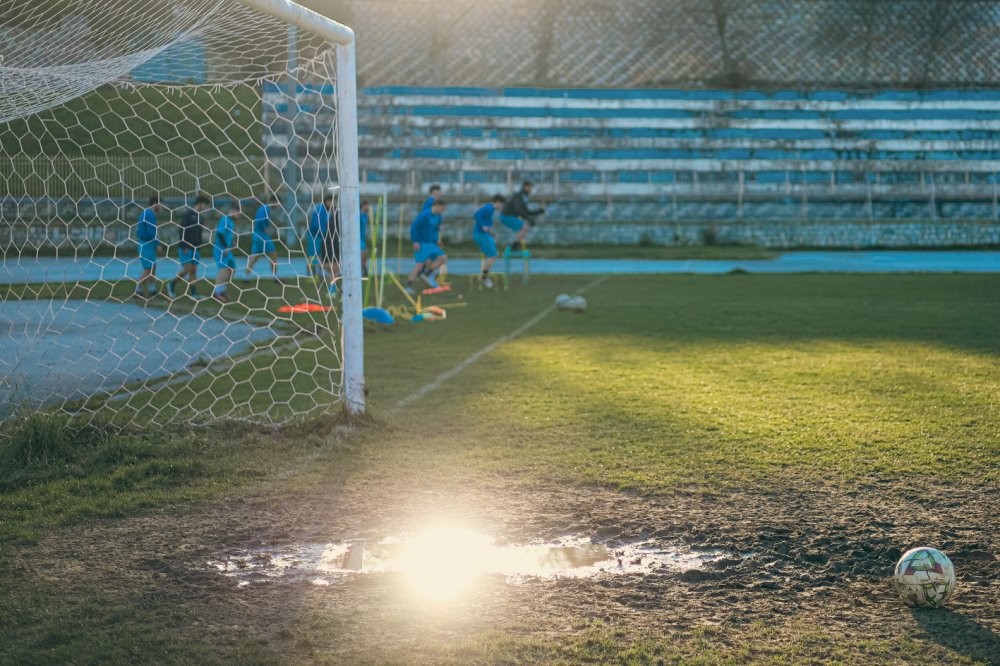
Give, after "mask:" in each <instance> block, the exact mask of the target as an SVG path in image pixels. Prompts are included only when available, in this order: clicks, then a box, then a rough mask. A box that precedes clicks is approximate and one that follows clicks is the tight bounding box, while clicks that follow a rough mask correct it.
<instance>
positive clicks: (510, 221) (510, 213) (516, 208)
mask: <svg viewBox="0 0 1000 666" xmlns="http://www.w3.org/2000/svg"><path fill="white" fill-rule="evenodd" d="M533 189H535V184H534V183H532V182H531V181H530V180H526V181H524V182H523V183H521V189H520V191H518V192H514V194H512V195H510V197H509V198H508V199H507V203H505V204H504V205H503V208H502V209H501V210H500V223H501V224H503V225H504V226H505V227H507V228H508V229H510V230H511V231H513V232H514V233H515V234H517V237H516V238H515V240H514V242H515V243H517V242H520V243H521V244H522V245H523V244H524V237H525V236H527V235H528V230H529V229H530V228H531V227H533V226H535V218H536V217H538V216H539V215H544V214H545V209H544V208H542V207H541V206H532V205H531V202H530V201H529V198H530V197H531V191H532V190H533ZM513 244H514V243H511V245H513Z"/></svg>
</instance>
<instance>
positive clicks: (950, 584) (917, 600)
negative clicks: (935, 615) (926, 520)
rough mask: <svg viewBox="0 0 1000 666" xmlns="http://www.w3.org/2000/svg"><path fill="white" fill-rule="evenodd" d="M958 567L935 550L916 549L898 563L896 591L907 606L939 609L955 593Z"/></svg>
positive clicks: (904, 555)
mask: <svg viewBox="0 0 1000 666" xmlns="http://www.w3.org/2000/svg"><path fill="white" fill-rule="evenodd" d="M955 584H956V581H955V567H954V565H953V564H952V563H951V560H949V559H948V556H947V555H945V554H944V553H942V552H941V551H940V550H936V549H934V548H927V547H923V548H913V549H911V550H908V551H906V552H905V553H903V556H902V557H901V558H899V563H897V564H896V591H897V592H899V596H900V597H902V599H903V603H904V604H906V605H907V606H911V607H913V606H928V607H931V608H936V607H938V606H940V605H941V604H943V603H944V602H945V601H946V600H947V599H948V597H950V596H951V593H952V592H954V591H955Z"/></svg>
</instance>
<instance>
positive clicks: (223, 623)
mask: <svg viewBox="0 0 1000 666" xmlns="http://www.w3.org/2000/svg"><path fill="white" fill-rule="evenodd" d="M431 481H432V480H428V479H424V480H416V479H412V480H410V481H409V482H407V483H405V484H402V485H401V484H400V483H399V482H390V480H388V479H374V480H371V481H368V482H365V483H363V484H360V485H359V486H358V487H355V488H352V489H350V490H344V489H342V488H323V487H322V484H321V483H320V484H319V486H320V487H316V488H311V489H300V490H298V491H296V494H295V495H292V496H289V495H284V494H281V493H279V492H278V491H277V490H269V491H265V492H263V493H261V494H258V495H257V496H255V497H253V498H249V499H240V500H230V501H225V502H220V503H217V504H214V505H211V506H207V507H202V508H199V509H197V510H192V511H187V512H184V513H180V514H172V513H168V512H163V511H161V512H157V513H153V514H151V515H146V516H142V517H137V518H131V519H123V520H120V521H102V522H99V523H96V524H94V525H92V526H90V527H87V528H84V529H79V528H77V529H67V530H63V531H60V532H57V533H55V534H54V535H52V536H51V537H50V538H49V539H47V540H46V541H44V542H42V543H40V544H38V545H37V546H33V547H31V548H29V549H26V550H25V551H24V552H22V554H21V555H22V556H21V557H20V558H19V566H20V567H21V570H22V573H23V574H24V575H26V576H28V577H30V578H32V579H35V580H39V581H45V582H47V583H53V584H56V585H59V586H61V585H66V586H81V585H84V586H94V587H95V588H96V589H101V590H104V591H106V592H108V593H109V594H111V595H113V596H120V597H121V598H123V599H127V598H133V599H139V601H137V602H136V603H140V604H141V603H146V602H144V601H143V599H144V598H146V597H148V603H173V604H176V605H177V606H178V608H179V609H180V610H181V611H182V615H183V618H184V619H183V621H181V624H182V625H183V626H185V627H187V626H195V627H198V628H199V629H198V632H196V633H200V634H201V635H202V636H204V637H207V638H206V639H208V640H226V637H227V636H229V635H230V634H231V630H233V629H235V628H240V629H241V630H243V631H245V632H249V633H250V634H252V635H254V636H256V637H258V638H259V639H260V641H261V646H262V647H261V649H262V650H263V651H264V652H262V654H261V658H262V660H264V661H269V660H274V661H286V662H296V661H301V660H310V661H312V660H315V661H327V660H328V661H333V662H336V661H343V660H346V659H352V660H361V661H373V662H382V661H400V662H409V661H429V662H434V661H440V660H448V659H453V660H457V661H462V660H464V658H463V657H462V655H463V654H464V653H462V652H461V651H459V652H457V653H456V652H455V651H454V650H455V649H456V648H455V647H454V646H455V645H459V644H461V643H462V642H463V641H468V640H480V639H481V637H483V636H491V637H492V639H496V638H497V637H498V636H503V637H506V638H507V639H510V638H512V637H513V638H516V639H519V640H520V639H524V640H532V641H542V642H551V641H555V642H557V643H558V642H559V641H561V640H563V639H564V638H565V637H566V636H570V635H573V634H576V633H579V632H581V631H585V630H586V628H587V627H593V626H595V623H599V625H598V626H601V627H604V628H610V629H616V630H618V629H622V630H625V632H626V634H625V635H626V636H633V635H650V634H651V635H655V636H659V637H660V638H661V639H663V640H665V641H667V642H668V643H670V644H673V645H675V646H677V649H678V650H679V651H680V653H681V654H684V655H687V656H691V657H693V656H696V655H703V656H704V655H706V654H708V655H710V656H713V658H720V657H721V658H726V657H728V658H731V659H735V660H737V661H742V660H745V659H768V658H775V657H782V658H784V659H791V660H792V661H806V662H809V661H824V660H827V659H834V658H836V659H843V660H846V661H853V662H858V663H865V662H909V661H912V660H913V659H914V658H915V655H916V656H919V657H920V660H922V661H927V662H931V663H933V662H939V661H963V660H968V659H972V660H977V661H983V662H987V663H991V662H995V663H1000V613H998V610H997V598H998V592H1000V562H998V560H997V558H996V556H995V553H997V552H1000V529H998V527H1000V522H998V519H997V516H998V515H1000V497H998V494H997V493H996V492H995V489H990V488H958V487H937V488H934V489H933V490H928V489H920V490H916V489H912V488H907V487H903V486H899V487H895V486H892V485H890V484H879V483H873V484H872V485H869V486H866V487H856V488H855V489H853V490H849V491H845V490H843V489H837V488H834V487H823V486H818V487H807V488H805V487H801V486H799V485H796V484H795V483H794V479H788V480H787V482H785V483H783V484H780V485H775V488H785V489H784V490H780V489H779V490H773V491H769V492H752V491H743V492H738V493H733V494H724V495H723V494H719V495H712V494H681V493H677V494H673V495H665V496H656V497H642V496H636V495H631V494H625V493H620V492H615V491H612V490H607V489H602V488H595V487H580V486H554V485H553V486H547V485H526V484H525V483H524V482H523V481H521V480H516V479H503V478H495V477H494V478H487V479H477V480H474V481H470V480H468V479H463V480H462V481H455V480H451V481H450V482H449V480H448V479H437V480H433V482H431ZM428 488H433V490H428ZM428 516H436V517H439V516H448V517H450V518H454V519H457V520H460V521H463V522H471V523H474V524H475V525H477V526H479V528H480V529H481V530H482V531H483V532H486V533H489V534H491V535H494V536H496V537H498V538H499V539H501V540H509V541H517V542H527V541H534V540H545V539H553V538H557V537H562V536H566V535H590V536H592V537H593V538H594V539H595V540H598V541H601V542H605V543H608V544H609V545H614V544H615V543H619V542H622V541H630V540H635V539H640V538H641V539H651V540H652V541H654V542H659V541H662V542H663V543H667V544H676V543H685V544H687V545H689V546H692V547H699V548H700V547H704V548H714V549H723V550H726V551H729V552H733V553H743V554H747V553H752V555H750V556H749V557H738V556H734V557H731V558H725V559H723V560H720V561H717V562H710V563H707V564H706V565H705V566H704V567H703V568H701V569H696V570H691V571H685V572H675V571H655V572H652V573H650V574H648V575H611V574H602V575H598V576H596V577H593V578H588V579H558V580H535V581H528V582H525V583H523V584H518V585H511V584H508V583H506V582H504V580H503V579H502V578H500V577H489V578H485V579H483V580H481V581H480V582H479V583H478V584H477V586H476V588H475V589H474V590H472V591H470V593H469V594H468V595H466V596H464V597H463V599H462V600H461V601H458V602H456V603H455V604H454V605H451V606H447V607H428V606H427V605H426V604H422V603H421V602H419V601H418V600H415V599H412V598H407V597H406V596H405V595H404V594H402V593H401V592H400V585H399V584H398V583H399V580H398V578H397V577H395V576H394V575H393V574H381V575H371V576H359V577H356V578H351V579H344V580H343V581H340V582H337V583H335V584H333V585H331V586H329V587H320V586H316V585H310V584H307V583H302V582H298V583H281V582H275V583H266V584H259V585H251V586H248V587H237V583H236V582H235V581H233V580H231V579H227V578H224V577H222V576H220V575H218V574H217V573H214V572H212V571H211V570H210V568H209V567H208V566H207V562H208V561H209V560H211V559H213V558H216V557H219V556H221V555H224V554H225V553H226V552H231V551H233V550H238V549H244V548H254V547H259V546H269V545H279V544H288V543H315V542H328V541H342V540H346V539H350V538H358V537H361V538H364V537H373V536H382V535H385V534H393V533H396V534H398V533H403V532H407V531H409V530H413V529H416V528H417V527H418V526H419V525H420V523H421V521H423V520H426V518H427V517H428ZM932 535H933V537H934V540H935V541H936V543H934V545H935V546H937V547H939V548H941V549H942V550H944V551H945V552H946V553H948V554H949V556H950V557H951V558H952V560H953V561H954V563H955V566H956V570H957V572H958V576H959V588H958V591H957V593H956V596H955V597H954V598H953V599H952V600H951V601H950V602H949V603H948V605H947V608H945V609H939V610H923V611H911V610H909V609H906V608H905V607H903V606H902V604H901V603H899V601H898V599H897V598H896V596H895V592H894V591H893V589H892V587H891V584H890V581H891V573H892V569H893V566H894V564H895V562H896V560H897V559H898V557H899V556H900V555H901V553H902V552H903V550H904V549H906V548H909V547H911V546H914V545H920V544H922V543H924V540H925V539H927V540H930V539H931V537H932ZM941 535H945V537H946V538H945V540H944V541H941V540H940V539H941ZM179 626H181V625H179ZM477 637H480V638H477ZM906 640H911V641H916V645H915V646H914V645H913V644H910V647H911V648H912V649H914V650H915V652H908V651H907V650H906V649H904V648H899V647H898V644H899V642H900V641H903V644H904V646H905V645H906V642H905V641H906ZM894 645H895V646H897V647H893V646H894ZM442 646H449V647H447V649H445V648H443V647H442ZM899 650H902V651H899ZM491 659H492V658H491Z"/></svg>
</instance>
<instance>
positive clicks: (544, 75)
mask: <svg viewBox="0 0 1000 666" xmlns="http://www.w3.org/2000/svg"><path fill="white" fill-rule="evenodd" d="M314 5H315V6H317V7H320V6H321V7H323V8H324V9H333V10H335V15H336V16H338V17H340V16H343V17H344V20H345V21H347V22H348V23H349V24H350V25H351V26H352V27H353V28H354V29H355V30H356V31H357V33H358V49H359V51H358V63H359V65H358V77H359V80H360V81H361V83H362V85H366V86H381V85H393V84H399V85H446V86H517V85H544V86H558V87H605V86H606V87H625V88H642V87H658V86H673V85H680V86H685V87H709V88H711V87H719V86H723V87H729V86H734V85H735V86H747V87H775V86H777V87H782V86H789V87H794V88H802V87H805V88H813V87H822V86H837V87H862V88H869V87H884V86H903V87H913V86H926V87H941V86H986V87H989V88H995V87H996V85H997V79H996V72H997V71H998V68H1000V49H998V48H997V47H998V44H1000V37H998V35H1000V31H998V28H1000V3H997V2H995V1H994V0H669V1H666V0H618V1H616V2H609V1H608V0H494V1H493V2H479V1H477V0H445V1H433V0H323V2H320V1H319V0H317V1H316V2H315V3H314Z"/></svg>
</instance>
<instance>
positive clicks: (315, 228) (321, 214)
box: [306, 192, 333, 276]
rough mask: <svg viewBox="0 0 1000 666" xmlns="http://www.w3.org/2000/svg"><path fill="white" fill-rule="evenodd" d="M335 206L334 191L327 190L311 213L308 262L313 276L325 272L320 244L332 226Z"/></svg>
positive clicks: (308, 232)
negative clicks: (331, 218) (331, 217)
mask: <svg viewBox="0 0 1000 666" xmlns="http://www.w3.org/2000/svg"><path fill="white" fill-rule="evenodd" d="M332 207H333V193H332V192H327V194H326V196H324V197H323V203H318V204H316V206H315V208H313V209H312V212H310V213H309V224H308V225H307V227H306V262H307V266H306V268H307V270H308V271H309V273H310V274H311V275H313V276H319V275H321V274H322V272H323V267H322V265H321V264H320V259H319V254H320V252H319V251H320V244H321V239H322V238H323V237H324V236H326V234H327V230H328V229H329V228H330V209H331V208H332Z"/></svg>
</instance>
